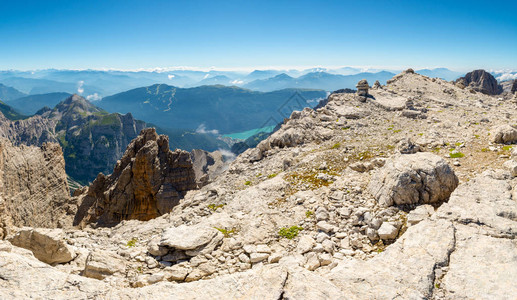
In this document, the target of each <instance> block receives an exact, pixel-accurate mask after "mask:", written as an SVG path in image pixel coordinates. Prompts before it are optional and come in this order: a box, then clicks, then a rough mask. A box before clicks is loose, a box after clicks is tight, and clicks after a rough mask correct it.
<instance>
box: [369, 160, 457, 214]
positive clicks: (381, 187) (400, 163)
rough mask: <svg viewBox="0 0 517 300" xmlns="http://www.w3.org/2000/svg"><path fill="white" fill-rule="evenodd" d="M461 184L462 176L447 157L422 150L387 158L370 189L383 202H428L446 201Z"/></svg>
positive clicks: (388, 203) (390, 203) (387, 204)
mask: <svg viewBox="0 0 517 300" xmlns="http://www.w3.org/2000/svg"><path fill="white" fill-rule="evenodd" d="M457 186H458V178H457V177H456V174H454V171H453V169H452V168H451V167H450V166H449V165H448V164H447V162H446V161H445V160H443V159H442V158H440V157H439V156H437V155H434V154H431V153H427V152H420V153H416V154H408V155H401V156H398V157H396V158H395V159H392V160H389V161H387V162H386V165H385V166H384V167H382V168H380V169H379V171H378V172H377V173H376V174H374V175H373V176H372V179H371V181H370V184H369V186H368V190H369V192H370V193H371V194H372V195H373V196H374V197H375V198H376V199H377V201H378V202H379V203H380V204H381V205H385V206H390V205H401V204H418V203H421V204H424V203H437V202H442V201H445V200H447V199H448V198H449V196H450V194H451V193H452V192H453V191H454V189H455V188H456V187H457Z"/></svg>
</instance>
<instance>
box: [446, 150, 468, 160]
mask: <svg viewBox="0 0 517 300" xmlns="http://www.w3.org/2000/svg"><path fill="white" fill-rule="evenodd" d="M453 151H454V149H452V150H451V152H450V153H449V156H450V157H451V158H462V157H464V156H465V154H463V153H461V152H459V151H456V152H453Z"/></svg>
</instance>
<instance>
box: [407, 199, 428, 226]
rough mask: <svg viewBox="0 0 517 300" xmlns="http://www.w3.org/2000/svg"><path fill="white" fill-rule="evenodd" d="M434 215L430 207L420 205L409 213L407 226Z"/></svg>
mask: <svg viewBox="0 0 517 300" xmlns="http://www.w3.org/2000/svg"><path fill="white" fill-rule="evenodd" d="M433 213H434V208H433V207H432V206H431V205H428V204H424V205H420V206H418V207H417V208H415V209H414V210H412V211H410V212H409V213H408V215H407V225H408V226H413V225H416V224H418V223H420V222H422V221H423V220H425V219H427V218H429V217H430V216H431V215H432V214H433Z"/></svg>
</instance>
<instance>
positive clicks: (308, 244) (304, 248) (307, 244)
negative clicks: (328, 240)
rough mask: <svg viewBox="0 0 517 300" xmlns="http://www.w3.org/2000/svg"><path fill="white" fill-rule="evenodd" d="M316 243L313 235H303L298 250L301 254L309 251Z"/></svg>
mask: <svg viewBox="0 0 517 300" xmlns="http://www.w3.org/2000/svg"><path fill="white" fill-rule="evenodd" d="M314 244H316V241H314V239H313V238H312V237H310V236H308V235H303V236H301V237H300V240H299V241H298V246H297V247H296V252H298V253H301V254H304V253H306V252H309V251H311V249H312V248H313V247H314Z"/></svg>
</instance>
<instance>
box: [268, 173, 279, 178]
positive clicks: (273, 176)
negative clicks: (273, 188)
mask: <svg viewBox="0 0 517 300" xmlns="http://www.w3.org/2000/svg"><path fill="white" fill-rule="evenodd" d="M276 175H278V173H273V174H269V175H267V178H269V179H271V178H275V177H276Z"/></svg>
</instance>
